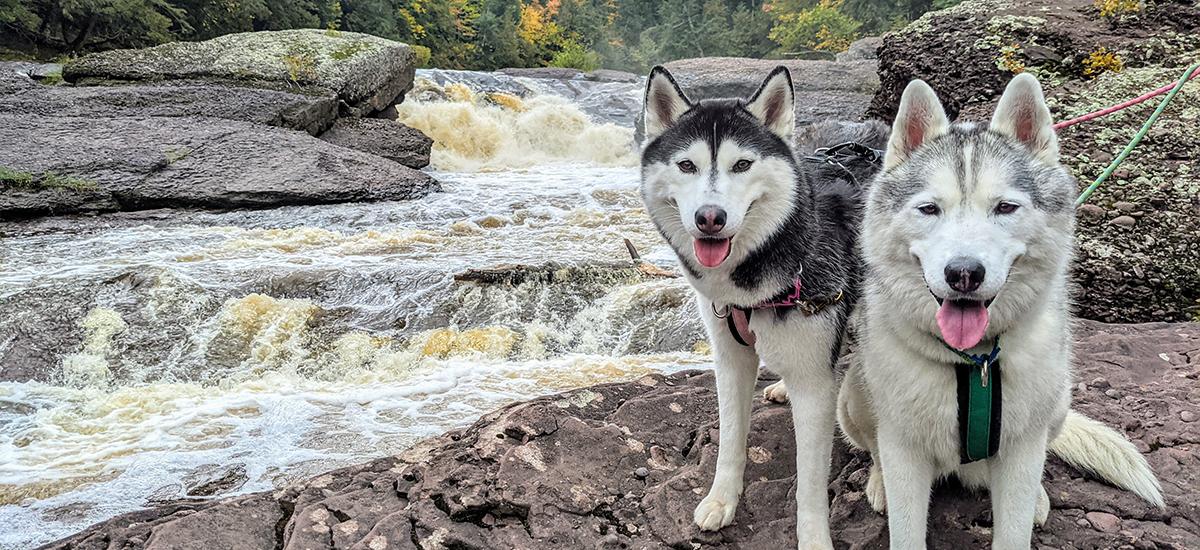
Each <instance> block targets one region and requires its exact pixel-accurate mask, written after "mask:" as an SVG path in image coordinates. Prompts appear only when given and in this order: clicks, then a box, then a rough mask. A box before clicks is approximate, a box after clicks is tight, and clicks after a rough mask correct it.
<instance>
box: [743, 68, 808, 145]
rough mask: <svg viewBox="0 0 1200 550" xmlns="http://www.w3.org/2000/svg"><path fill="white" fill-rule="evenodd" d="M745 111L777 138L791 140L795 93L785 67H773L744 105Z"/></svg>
mask: <svg viewBox="0 0 1200 550" xmlns="http://www.w3.org/2000/svg"><path fill="white" fill-rule="evenodd" d="M746 110H748V111H750V113H751V114H753V115H754V116H755V117H756V118H758V120H760V121H762V123H763V124H764V125H765V126H766V127H767V128H768V129H769V130H771V131H772V132H774V133H775V134H776V135H778V136H779V137H781V138H783V139H784V140H788V139H791V137H792V132H793V131H794V130H795V129H796V91H795V89H793V88H792V73H790V72H788V70H787V67H784V66H779V67H775V70H773V71H771V74H769V75H767V79H766V80H763V83H762V86H759V88H758V91H757V92H754V95H753V96H752V97H751V98H750V101H748V102H747V103H746Z"/></svg>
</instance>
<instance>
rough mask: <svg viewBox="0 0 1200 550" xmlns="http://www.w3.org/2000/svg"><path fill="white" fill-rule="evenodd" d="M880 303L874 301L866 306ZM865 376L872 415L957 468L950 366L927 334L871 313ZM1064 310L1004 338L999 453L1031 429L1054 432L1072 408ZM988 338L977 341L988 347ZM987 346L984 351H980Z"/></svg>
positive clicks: (945, 468) (941, 465)
mask: <svg viewBox="0 0 1200 550" xmlns="http://www.w3.org/2000/svg"><path fill="white" fill-rule="evenodd" d="M872 306H874V307H879V306H876V305H874V304H870V305H868V306H867V307H868V311H870V308H871V307H872ZM865 322H866V326H865V328H866V331H867V334H868V335H869V336H868V337H866V338H864V339H863V345H864V349H863V350H862V360H863V361H864V362H870V363H872V364H864V365H863V367H864V368H863V370H862V375H863V376H864V378H865V379H867V382H868V383H867V388H868V391H870V390H871V389H872V388H880V389H884V388H886V391H878V392H873V393H872V394H871V395H870V398H871V400H872V403H873V406H874V408H875V411H876V413H877V416H878V418H879V419H881V421H886V422H888V423H889V424H891V425H893V427H894V429H897V430H898V432H899V433H900V434H901V435H902V437H904V438H905V439H906V440H907V442H908V444H909V445H911V446H912V447H913V448H916V449H920V450H921V451H923V452H924V453H926V454H927V455H928V456H929V457H930V458H932V459H933V460H934V462H935V463H936V464H937V465H938V469H939V471H940V473H942V474H948V473H951V472H953V471H955V470H956V469H958V467H959V444H960V443H959V432H958V429H959V427H958V397H957V382H956V379H955V369H954V364H953V363H947V362H944V360H942V359H934V358H944V357H945V354H944V350H943V349H941V346H940V345H939V344H938V343H937V341H936V340H934V339H932V338H930V337H928V336H927V335H921V334H916V333H914V332H913V331H911V330H904V329H903V328H901V327H897V326H895V325H890V324H889V320H888V319H887V318H886V317H881V316H875V317H868V318H867V319H866V320H865ZM1066 323H1067V319H1066V316H1065V315H1064V314H1060V313H1059V312H1056V311H1052V310H1050V309H1046V310H1043V311H1041V312H1040V313H1038V314H1036V315H1031V316H1030V320H1029V321H1028V322H1026V323H1023V324H1020V325H1017V326H1014V327H1013V328H1012V329H1010V330H1009V331H1007V332H1006V333H1005V334H1004V335H1003V336H1002V337H1001V348H1002V353H1001V355H1000V362H1001V369H1002V372H1003V377H1004V381H1003V387H1004V392H1003V402H1002V407H1001V410H1002V413H1001V414H1002V416H1001V436H1000V437H1001V439H1000V452H1004V449H1005V447H1006V446H1008V445H1012V441H1013V440H1015V439H1017V438H1021V437H1028V436H1029V435H1030V434H1037V433H1048V434H1049V435H1050V437H1053V436H1054V434H1055V433H1057V431H1058V428H1059V426H1060V425H1061V424H1062V421H1063V419H1064V418H1065V416H1066V413H1067V409H1068V407H1069V405H1070V388H1069V384H1070V350H1069V342H1070V336H1069V330H1068V327H1067V324H1066ZM990 346H991V340H990V339H988V340H987V341H986V342H985V343H984V344H981V346H980V347H979V349H976V350H974V351H975V352H979V351H980V350H983V348H984V347H990ZM983 351H987V350H983Z"/></svg>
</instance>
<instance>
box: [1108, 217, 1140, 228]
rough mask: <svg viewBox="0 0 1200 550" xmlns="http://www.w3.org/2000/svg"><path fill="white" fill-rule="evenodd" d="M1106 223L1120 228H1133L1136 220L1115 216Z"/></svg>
mask: <svg viewBox="0 0 1200 550" xmlns="http://www.w3.org/2000/svg"><path fill="white" fill-rule="evenodd" d="M1108 223H1110V224H1112V225H1119V226H1121V227H1133V226H1134V224H1136V223H1137V220H1135V219H1133V216H1117V217H1115V218H1113V219H1112V221H1110V222H1108Z"/></svg>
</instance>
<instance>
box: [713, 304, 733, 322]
mask: <svg viewBox="0 0 1200 550" xmlns="http://www.w3.org/2000/svg"><path fill="white" fill-rule="evenodd" d="M708 305H710V306H712V311H713V315H716V316H717V319H724V318H726V317H729V311H730V309H729V305H728V304H726V305H725V313H721V312H720V311H717V304H716V303H714V302H709V303H708Z"/></svg>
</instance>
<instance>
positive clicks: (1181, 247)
mask: <svg viewBox="0 0 1200 550" xmlns="http://www.w3.org/2000/svg"><path fill="white" fill-rule="evenodd" d="M1110 4H1114V3H1110ZM1114 5H1115V4H1114ZM1129 5H1130V6H1134V7H1135V8H1136V9H1132V8H1129V9H1127V10H1126V11H1125V13H1124V14H1120V13H1118V14H1113V15H1109V16H1102V15H1101V13H1100V10H1099V8H1098V7H1097V6H1096V4H1095V3H1094V2H1093V1H1092V0H1068V1H1056V0H968V1H966V2H963V3H962V4H959V5H958V6H956V7H954V8H951V9H948V10H943V11H938V12H931V13H928V14H926V15H925V16H923V17H921V18H920V19H918V20H917V21H915V22H913V23H912V24H911V25H909V26H908V27H906V28H904V29H903V30H901V31H898V32H895V33H891V34H888V35H886V36H885V37H884V40H883V44H882V46H881V47H880V48H879V75H880V88H879V92H878V93H877V94H876V95H875V98H874V100H873V102H872V106H871V111H870V114H871V115H872V116H877V117H880V118H883V119H887V120H890V119H891V118H892V117H893V116H894V114H895V111H896V108H897V106H898V105H899V102H900V93H901V92H902V91H903V89H904V86H906V85H907V84H908V82H909V81H910V80H912V79H914V78H921V79H924V80H925V81H926V82H929V83H930V85H932V86H933V88H934V89H935V90H936V91H937V92H938V96H939V97H941V99H942V101H943V103H944V104H945V106H946V109H947V111H948V113H949V114H950V115H951V117H954V116H958V117H959V118H960V119H974V120H987V117H988V116H989V115H990V113H991V111H992V109H993V108H994V106H995V102H996V100H997V99H998V98H999V95H1000V93H1001V92H1002V91H1003V90H1004V86H1005V84H1006V83H1007V82H1008V80H1009V79H1010V78H1012V75H1013V73H1014V72H1016V71H1022V70H1025V71H1030V72H1032V73H1033V74H1035V75H1037V76H1038V77H1039V80H1041V81H1042V83H1043V86H1045V87H1046V92H1047V96H1048V98H1049V103H1050V108H1051V111H1052V112H1053V114H1054V116H1055V118H1056V119H1059V120H1065V119H1068V118H1072V117H1075V116H1078V115H1081V114H1084V113H1088V112H1091V111H1094V110H1097V109H1100V108H1102V107H1107V106H1109V105H1112V104H1116V103H1119V102H1122V101H1124V100H1127V99H1131V98H1134V97H1137V96H1139V95H1141V94H1142V93H1145V92H1147V91H1150V90H1153V89H1155V88H1157V87H1159V86H1162V85H1164V84H1169V83H1172V82H1174V81H1175V80H1176V79H1178V78H1179V75H1181V74H1182V73H1183V70H1184V68H1185V67H1186V66H1187V65H1190V64H1191V63H1193V62H1194V61H1195V60H1196V59H1200V5H1198V4H1196V3H1195V2H1177V1H1171V0H1157V1H1155V0H1149V1H1146V2H1141V3H1133V4H1129ZM1117 9H1121V8H1120V7H1119V6H1118V7H1117ZM1113 69H1119V70H1120V72H1114V71H1113ZM1198 102H1200V84H1196V83H1193V84H1190V85H1188V86H1187V87H1185V88H1184V89H1183V91H1182V92H1181V93H1180V95H1179V96H1178V97H1176V98H1175V100H1174V102H1173V103H1172V106H1171V107H1169V108H1168V109H1167V110H1166V112H1165V113H1164V114H1163V117H1162V119H1160V121H1159V123H1158V126H1156V128H1155V129H1154V130H1153V131H1152V132H1151V134H1150V137H1149V138H1148V139H1147V140H1146V141H1144V142H1142V144H1141V145H1140V146H1139V147H1138V149H1137V150H1135V151H1134V153H1133V155H1132V156H1131V157H1130V158H1129V160H1128V161H1126V163H1125V164H1124V165H1123V166H1122V168H1121V169H1119V170H1118V171H1117V172H1116V173H1115V174H1114V177H1112V178H1110V179H1109V180H1108V182H1107V183H1105V185H1104V186H1103V187H1101V188H1100V190H1099V191H1098V192H1097V193H1096V194H1095V195H1093V196H1092V198H1091V200H1090V201H1089V204H1088V205H1084V207H1083V208H1082V209H1081V210H1080V214H1081V215H1080V217H1079V226H1078V235H1079V239H1078V242H1079V249H1078V255H1077V258H1078V259H1077V262H1076V266H1075V280H1076V282H1077V283H1078V284H1079V286H1080V291H1079V292H1078V300H1077V301H1076V305H1077V311H1078V313H1079V314H1080V315H1082V316H1084V317H1088V318H1091V319H1098V320H1103V321H1110V322H1112V321H1151V320H1167V321H1179V320H1187V319H1194V318H1197V316H1198V314H1200V275H1198V274H1200V254H1197V253H1196V250H1198V249H1200V215H1197V214H1198V213H1200V199H1198V198H1197V197H1198V192H1200V172H1197V171H1196V170H1195V169H1194V168H1192V166H1193V165H1194V163H1195V161H1196V159H1197V158H1200V157H1197V155H1198V153H1197V151H1200V132H1196V131H1195V128H1196V127H1197V124H1198V120H1200V113H1198V112H1197V111H1196V108H1195V105H1196V104H1197V103H1198ZM1156 103H1157V100H1154V101H1152V102H1150V103H1147V104H1145V105H1143V106H1140V107H1136V108H1132V109H1128V110H1125V111H1122V112H1121V113H1119V114H1116V115H1112V116H1108V117H1105V118H1102V119H1099V120H1094V121H1091V122H1088V123H1084V124H1080V125H1077V126H1073V127H1070V128H1067V129H1064V130H1062V131H1060V132H1059V139H1060V141H1061V144H1060V147H1061V151H1062V158H1063V161H1064V162H1065V163H1066V164H1067V166H1068V167H1070V168H1071V169H1072V171H1073V172H1074V174H1075V175H1076V177H1078V178H1079V180H1080V182H1081V184H1083V185H1086V184H1088V183H1090V182H1091V181H1093V180H1094V179H1095V178H1096V177H1097V176H1098V175H1099V174H1100V173H1101V172H1102V171H1103V170H1104V168H1105V166H1106V165H1107V164H1108V163H1109V162H1110V161H1111V160H1112V158H1113V157H1114V156H1116V154H1117V153H1118V152H1119V151H1120V150H1121V148H1122V147H1124V146H1125V144H1126V143H1128V141H1129V140H1130V139H1131V138H1132V137H1133V135H1134V133H1135V132H1136V131H1137V129H1138V128H1139V127H1140V126H1141V124H1142V123H1143V122H1144V121H1145V119H1146V118H1147V117H1148V116H1149V114H1150V112H1151V111H1152V110H1153V108H1154V107H1153V105H1154V104H1156Z"/></svg>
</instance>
